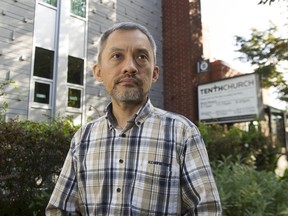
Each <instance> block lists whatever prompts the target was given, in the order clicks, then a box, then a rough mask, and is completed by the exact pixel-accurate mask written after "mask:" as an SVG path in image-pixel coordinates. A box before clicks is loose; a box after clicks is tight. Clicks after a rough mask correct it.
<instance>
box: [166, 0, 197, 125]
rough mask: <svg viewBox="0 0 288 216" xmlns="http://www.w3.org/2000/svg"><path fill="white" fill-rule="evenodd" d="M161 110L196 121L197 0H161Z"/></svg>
mask: <svg viewBox="0 0 288 216" xmlns="http://www.w3.org/2000/svg"><path fill="white" fill-rule="evenodd" d="M162 13H163V63H164V95H165V96H164V108H165V109H166V110H169V111H173V112H177V113H180V114H183V115H185V116H186V117H187V118H189V119H190V120H192V121H194V122H195V121H197V112H198V111H197V94H196V93H197V91H196V85H197V71H196V69H197V67H196V65H197V61H198V60H199V59H201V56H202V28H201V13H200V0H190V1H189V0H181V1H175V0H164V1H163V2H162Z"/></svg>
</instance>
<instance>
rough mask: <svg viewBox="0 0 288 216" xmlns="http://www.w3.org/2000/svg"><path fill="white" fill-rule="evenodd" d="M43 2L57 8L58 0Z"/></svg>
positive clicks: (42, 0)
mask: <svg viewBox="0 0 288 216" xmlns="http://www.w3.org/2000/svg"><path fill="white" fill-rule="evenodd" d="M40 1H41V2H45V3H47V4H50V5H52V6H54V7H57V0H40Z"/></svg>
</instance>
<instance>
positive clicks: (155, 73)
mask: <svg viewBox="0 0 288 216" xmlns="http://www.w3.org/2000/svg"><path fill="white" fill-rule="evenodd" d="M158 77H159V67H158V66H157V65H156V66H155V67H154V70H153V76H152V82H156V81H157V80H158Z"/></svg>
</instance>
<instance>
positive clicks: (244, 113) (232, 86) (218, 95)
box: [198, 74, 262, 123]
mask: <svg viewBox="0 0 288 216" xmlns="http://www.w3.org/2000/svg"><path fill="white" fill-rule="evenodd" d="M198 110H199V111H198V112H199V113H198V114H199V120H200V121H204V122H207V123H228V122H239V121H251V120H255V117H259V115H260V112H261V110H262V95H261V89H260V86H259V81H258V76H257V75H256V74H248V75H242V76H237V77H233V78H228V79H224V80H220V81H216V82H211V83H207V84H200V85H199V86H198Z"/></svg>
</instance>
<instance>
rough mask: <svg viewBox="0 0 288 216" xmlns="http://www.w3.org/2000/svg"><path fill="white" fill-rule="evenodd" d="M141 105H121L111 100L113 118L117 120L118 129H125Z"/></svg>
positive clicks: (121, 103)
mask: <svg viewBox="0 0 288 216" xmlns="http://www.w3.org/2000/svg"><path fill="white" fill-rule="evenodd" d="M145 102H146V101H143V102H142V103H139V104H138V103H137V104H136V103H123V102H120V103H119V102H116V101H113V100H112V112H113V115H114V117H115V118H116V120H117V124H118V127H120V128H125V126H126V125H127V122H128V121H129V120H130V119H132V117H133V116H134V115H135V114H136V113H137V112H138V110H139V109H140V107H142V106H143V104H144V103H145Z"/></svg>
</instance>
